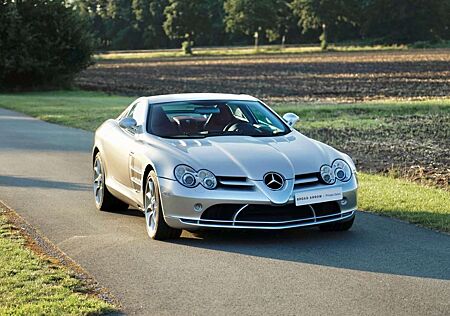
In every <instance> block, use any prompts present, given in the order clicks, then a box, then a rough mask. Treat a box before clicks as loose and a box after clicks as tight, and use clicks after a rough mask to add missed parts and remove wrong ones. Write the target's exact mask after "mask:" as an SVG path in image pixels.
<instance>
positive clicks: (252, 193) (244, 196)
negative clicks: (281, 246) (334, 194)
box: [159, 176, 357, 230]
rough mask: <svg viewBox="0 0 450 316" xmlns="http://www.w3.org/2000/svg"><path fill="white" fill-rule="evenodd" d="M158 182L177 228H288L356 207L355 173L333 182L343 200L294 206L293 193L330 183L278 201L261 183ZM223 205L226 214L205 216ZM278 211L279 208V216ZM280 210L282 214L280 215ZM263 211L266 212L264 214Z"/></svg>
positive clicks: (341, 216)
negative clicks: (204, 184) (237, 185)
mask: <svg viewBox="0 0 450 316" xmlns="http://www.w3.org/2000/svg"><path fill="white" fill-rule="evenodd" d="M159 185H160V191H161V200H162V207H163V213H164V218H165V220H166V223H167V224H168V225H169V226H171V227H173V228H180V229H190V230H193V229H196V228H238V229H287V228H295V227H304V226H314V225H319V224H324V223H330V222H336V221H345V220H349V219H351V218H352V217H353V216H354V214H355V210H356V207H357V181H356V177H355V176H354V177H352V179H351V180H350V181H349V182H346V183H339V184H335V186H340V187H341V188H342V192H343V197H344V199H343V200H345V204H344V203H341V201H336V202H327V203H329V204H326V203H321V204H324V205H319V204H313V205H307V206H304V207H296V206H295V202H294V196H295V193H298V192H302V191H306V190H313V189H322V188H331V187H333V186H329V185H322V184H317V185H314V186H313V187H308V188H304V189H293V190H291V191H292V192H291V194H290V196H289V198H288V200H287V201H286V203H283V204H277V203H274V202H273V201H272V200H271V199H269V198H268V195H267V194H265V192H263V191H262V189H261V187H260V186H255V187H251V188H246V189H243V190H240V189H223V188H220V189H215V190H207V189H205V188H203V187H202V186H198V187H196V188H186V187H184V186H182V185H181V184H179V183H178V182H177V181H175V180H169V179H165V178H159ZM332 203H334V204H332ZM198 204H201V206H202V207H201V210H199V208H198ZM222 205H224V206H227V209H231V213H230V214H229V216H228V217H227V216H224V217H223V218H222V217H221V216H219V217H217V216H216V217H214V218H211V217H210V216H208V217H205V215H207V210H209V209H210V208H213V207H219V206H222ZM258 205H260V206H261V209H263V210H264V213H261V212H260V213H259V214H256V213H255V210H257V209H258ZM195 206H197V208H196V207H195ZM234 206H235V208H234V213H233V211H232V210H233V207H234ZM328 206H330V207H329V209H327V207H328ZM319 209H320V212H319V211H318V210H319ZM245 212H253V214H247V216H241V215H242V214H244V213H245ZM277 212H280V217H279V218H278V216H277ZM282 213H283V214H284V215H281V214H282ZM255 214H256V215H255ZM264 214H266V215H267V216H266V217H264ZM296 214H297V215H296Z"/></svg>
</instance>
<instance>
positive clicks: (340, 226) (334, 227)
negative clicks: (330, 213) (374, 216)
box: [319, 216, 355, 232]
mask: <svg viewBox="0 0 450 316" xmlns="http://www.w3.org/2000/svg"><path fill="white" fill-rule="evenodd" d="M354 221H355V216H353V217H352V218H351V219H348V220H345V221H340V222H334V223H328V224H322V225H319V229H320V230H321V231H324V232H340V231H346V230H349V229H350V228H351V227H352V226H353V222H354Z"/></svg>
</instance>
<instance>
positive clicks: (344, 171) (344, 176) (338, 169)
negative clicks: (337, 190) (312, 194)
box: [320, 159, 352, 184]
mask: <svg viewBox="0 0 450 316" xmlns="http://www.w3.org/2000/svg"><path fill="white" fill-rule="evenodd" d="M320 177H321V178H322V180H323V182H325V183H326V184H334V183H335V182H336V179H337V180H339V181H341V182H347V181H349V180H350V179H351V177H352V170H351V169H350V166H349V165H348V163H346V162H345V161H344V160H342V159H336V160H335V161H333V163H332V164H331V166H329V165H323V166H322V167H320Z"/></svg>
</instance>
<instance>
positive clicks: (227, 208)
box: [181, 202, 349, 228]
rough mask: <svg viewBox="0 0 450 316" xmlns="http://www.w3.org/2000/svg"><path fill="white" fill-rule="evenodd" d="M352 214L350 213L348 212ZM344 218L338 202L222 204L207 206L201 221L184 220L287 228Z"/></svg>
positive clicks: (197, 221) (197, 222) (189, 222)
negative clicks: (280, 204)
mask: <svg viewBox="0 0 450 316" xmlns="http://www.w3.org/2000/svg"><path fill="white" fill-rule="evenodd" d="M347 215H349V214H347ZM341 217H342V215H341V210H340V207H339V204H338V203H337V202H325V203H318V204H312V205H303V206H295V204H287V205H282V206H272V205H258V204H249V205H242V204H218V205H213V206H211V207H209V208H207V209H206V210H205V211H204V212H203V213H202V215H201V217H200V219H199V220H193V219H181V220H182V221H183V222H185V223H188V224H200V225H205V226H224V227H233V226H239V227H250V228H251V227H255V228H257V227H269V228H276V227H285V226H295V225H297V226H301V225H311V224H315V223H320V222H324V221H330V220H333V219H340V218H341Z"/></svg>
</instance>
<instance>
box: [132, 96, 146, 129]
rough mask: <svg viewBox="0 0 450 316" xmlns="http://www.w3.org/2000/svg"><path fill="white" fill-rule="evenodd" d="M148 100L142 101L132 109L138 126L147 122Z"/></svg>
mask: <svg viewBox="0 0 450 316" xmlns="http://www.w3.org/2000/svg"><path fill="white" fill-rule="evenodd" d="M147 108H148V102H147V101H146V100H145V101H144V100H143V101H140V102H139V103H138V104H137V106H136V107H134V109H133V110H132V112H131V111H130V113H129V114H130V115H131V116H132V117H133V118H134V119H135V120H136V122H137V126H143V125H144V124H145V116H146V114H147Z"/></svg>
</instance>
